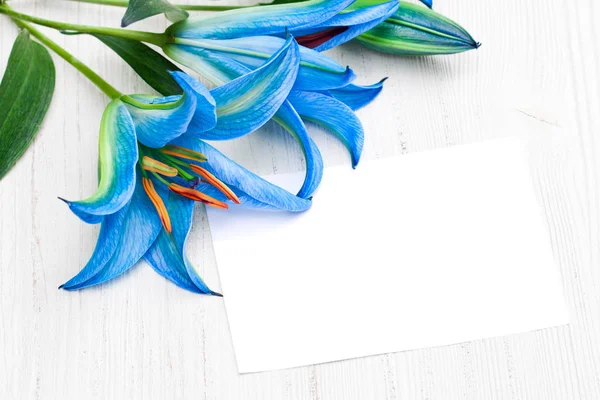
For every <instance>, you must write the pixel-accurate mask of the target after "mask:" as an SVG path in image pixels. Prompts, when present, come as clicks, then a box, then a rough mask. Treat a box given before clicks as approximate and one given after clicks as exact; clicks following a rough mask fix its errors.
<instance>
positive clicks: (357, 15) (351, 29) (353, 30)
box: [295, 0, 400, 51]
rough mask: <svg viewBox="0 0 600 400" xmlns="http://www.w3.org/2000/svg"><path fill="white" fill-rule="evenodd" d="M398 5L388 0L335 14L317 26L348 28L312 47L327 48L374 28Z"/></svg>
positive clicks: (317, 49) (398, 3) (396, 0)
mask: <svg viewBox="0 0 600 400" xmlns="http://www.w3.org/2000/svg"><path fill="white" fill-rule="evenodd" d="M399 6H400V2H399V1H398V0H392V1H388V2H387V3H383V4H377V5H374V6H370V7H365V8H359V9H356V10H353V11H350V12H347V13H343V14H338V15H336V16H335V17H333V18H332V19H330V20H328V21H325V22H324V23H322V24H320V26H319V27H320V28H321V29H323V28H324V29H330V28H335V27H343V26H345V27H348V29H346V30H345V31H343V32H341V33H339V34H337V35H334V36H333V37H332V38H331V39H330V40H328V41H326V42H325V43H323V44H321V45H319V46H316V47H314V50H316V51H325V50H329V49H332V48H334V47H336V46H339V45H341V44H343V43H346V42H348V41H350V40H352V39H354V38H355V37H357V36H358V35H360V34H362V33H364V32H366V31H368V30H369V29H371V28H374V27H375V26H377V25H379V24H380V23H382V22H383V21H385V20H386V19H388V18H389V17H391V16H392V14H394V12H395V11H396V10H397V9H398V7H399ZM295 34H296V33H295ZM296 36H299V34H296ZM299 40H300V39H299Z"/></svg>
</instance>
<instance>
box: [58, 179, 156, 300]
mask: <svg viewBox="0 0 600 400" xmlns="http://www.w3.org/2000/svg"><path fill="white" fill-rule="evenodd" d="M155 186H156V189H157V191H158V193H159V194H160V195H161V197H162V198H163V199H165V198H166V194H167V193H166V191H165V189H166V188H165V187H164V186H163V185H161V184H156V185H155ZM123 213H124V214H125V215H123V216H115V218H122V219H123V221H122V222H121V223H118V220H115V222H113V221H111V224H112V225H110V226H106V225H105V226H106V228H105V227H104V226H103V229H104V230H105V233H104V235H101V237H100V239H101V241H99V242H98V245H97V246H102V245H106V244H108V245H109V246H110V248H109V249H108V250H110V249H111V248H113V247H114V249H115V250H114V251H113V252H112V255H111V256H110V259H108V260H107V258H108V257H107V255H106V254H104V253H101V251H100V250H99V249H98V250H97V251H95V252H94V255H95V256H96V257H94V256H93V257H92V260H90V262H89V263H88V264H87V265H86V266H85V268H84V269H83V270H82V271H81V272H80V273H79V274H78V275H77V276H76V277H75V278H73V279H72V281H73V283H71V281H69V282H67V283H66V284H65V285H63V289H66V290H79V289H83V288H86V287H89V286H93V285H97V284H100V283H103V282H106V281H108V280H110V279H112V278H114V277H116V276H118V275H120V274H122V273H123V272H125V271H127V270H128V269H130V268H131V267H133V266H134V265H135V264H136V263H137V262H138V261H139V260H140V259H141V258H142V256H143V255H144V254H145V253H146V251H148V249H149V248H150V246H151V245H152V243H154V241H155V240H156V237H157V236H158V234H159V232H160V231H161V229H162V224H161V222H160V219H159V217H158V214H157V212H156V209H155V208H154V205H153V204H152V202H151V201H150V199H149V198H148V196H147V195H146V192H145V191H144V188H143V187H142V184H141V180H138V182H137V183H136V186H135V191H134V193H133V196H132V197H131V201H130V204H129V207H128V208H127V209H124V210H123ZM106 219H107V218H106ZM106 223H107V224H108V221H107V222H106ZM84 278H85V279H84Z"/></svg>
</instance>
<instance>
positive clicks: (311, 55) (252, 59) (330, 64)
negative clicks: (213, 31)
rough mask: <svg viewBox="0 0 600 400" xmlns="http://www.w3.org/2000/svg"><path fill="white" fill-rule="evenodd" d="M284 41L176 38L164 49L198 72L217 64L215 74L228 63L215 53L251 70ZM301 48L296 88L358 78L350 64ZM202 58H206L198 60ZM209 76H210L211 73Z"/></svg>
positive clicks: (331, 85) (327, 86) (320, 86)
mask: <svg viewBox="0 0 600 400" xmlns="http://www.w3.org/2000/svg"><path fill="white" fill-rule="evenodd" d="M284 43H285V39H282V38H279V37H275V36H251V37H245V38H239V39H228V40H211V39H177V40H176V43H175V44H168V45H166V46H165V47H164V50H165V53H167V55H168V56H169V57H171V58H172V59H173V60H175V61H177V62H181V63H182V64H184V65H186V66H188V67H189V68H192V69H193V70H195V71H196V72H198V73H199V74H202V73H203V72H204V71H206V70H207V69H208V68H207V65H206V63H214V64H213V66H212V68H210V71H211V72H210V74H211V75H212V76H215V75H216V73H215V72H214V69H218V68H221V67H227V65H226V64H227V63H226V62H223V61H222V60H223V59H224V57H215V56H218V55H221V56H227V57H229V58H230V59H231V60H235V61H238V62H239V63H241V64H243V65H245V66H246V67H248V68H250V69H255V68H258V67H260V66H261V65H262V64H263V63H264V62H265V61H266V60H267V59H269V58H270V57H271V55H272V54H275V53H276V52H277V51H278V50H279V49H281V47H282V46H283V45H284ZM299 48H300V69H299V70H298V77H297V79H296V82H295V84H294V89H298V90H327V89H334V88H339V87H343V86H346V85H347V84H349V83H350V82H352V81H353V80H354V79H355V78H356V75H355V74H354V72H353V71H352V70H351V69H350V68H349V67H343V66H341V65H340V64H338V63H337V62H335V61H333V60H332V59H331V58H329V57H327V56H326V55H324V54H321V53H319V52H318V51H315V50H312V49H308V48H306V47H303V46H300V47H299ZM185 53H187V54H185ZM213 55H214V56H213ZM202 58H204V60H203V61H201V60H199V59H202ZM221 63H223V64H225V65H221ZM229 63H231V61H229ZM196 64H200V65H196ZM202 64H204V65H202ZM207 78H209V79H210V77H209V76H207Z"/></svg>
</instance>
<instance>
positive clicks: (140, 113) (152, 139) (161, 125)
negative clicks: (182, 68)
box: [121, 71, 217, 148]
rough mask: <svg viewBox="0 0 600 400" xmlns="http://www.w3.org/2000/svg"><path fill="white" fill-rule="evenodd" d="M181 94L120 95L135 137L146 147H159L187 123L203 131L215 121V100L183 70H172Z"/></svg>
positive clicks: (180, 132)
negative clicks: (133, 128) (162, 95)
mask: <svg viewBox="0 0 600 400" xmlns="http://www.w3.org/2000/svg"><path fill="white" fill-rule="evenodd" d="M171 75H172V76H173V79H175V81H176V82H177V83H178V84H179V86H181V88H182V89H183V93H184V94H183V95H175V96H167V97H155V96H149V95H139V94H137V95H130V96H123V97H122V98H121V100H123V102H124V103H125V106H126V107H127V109H128V110H129V112H130V114H131V116H132V118H133V122H134V124H135V130H136V135H137V138H138V140H139V141H140V142H141V143H143V144H144V145H146V146H148V147H153V148H160V147H163V146H165V145H166V144H167V143H169V142H170V141H172V140H173V139H175V138H176V137H178V136H180V135H182V134H184V133H185V132H186V131H187V130H188V126H189V125H190V123H193V127H194V130H195V131H197V132H201V131H206V130H208V129H211V128H213V127H214V126H215V124H216V122H217V117H216V111H215V100H214V99H213V98H212V96H211V94H210V93H209V91H208V90H207V89H206V88H205V87H204V86H203V85H202V84H201V83H200V82H198V81H197V80H196V79H193V78H192V77H190V76H188V75H187V74H185V73H183V72H179V71H178V72H172V73H171Z"/></svg>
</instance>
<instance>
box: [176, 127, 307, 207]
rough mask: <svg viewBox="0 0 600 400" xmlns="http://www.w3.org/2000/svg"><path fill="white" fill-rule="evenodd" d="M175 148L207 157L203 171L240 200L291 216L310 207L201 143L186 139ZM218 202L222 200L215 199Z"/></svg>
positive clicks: (299, 198) (181, 138)
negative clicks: (248, 200)
mask: <svg viewBox="0 0 600 400" xmlns="http://www.w3.org/2000/svg"><path fill="white" fill-rule="evenodd" d="M174 144H177V145H179V146H182V147H187V148H189V149H192V150H194V151H198V152H201V153H202V154H204V155H206V157H207V158H208V162H207V163H206V165H203V167H204V168H206V169H207V170H208V171H209V172H210V173H212V174H213V175H215V176H216V177H217V178H218V179H219V180H221V181H222V182H224V183H225V184H227V186H229V188H230V189H232V190H233V191H234V192H235V194H236V195H237V196H238V197H240V196H242V197H244V196H243V195H244V194H245V195H247V196H249V197H251V198H252V199H254V200H256V201H258V202H260V203H263V204H265V205H266V206H267V207H274V208H277V209H280V210H287V211H292V212H300V211H305V210H307V209H309V208H310V206H311V201H310V200H307V199H303V198H301V197H298V196H295V195H293V194H291V193H290V192H288V191H287V190H284V189H282V188H280V187H279V186H277V185H273V184H272V183H270V182H267V181H266V180H264V179H263V178H261V177H260V176H258V175H256V174H254V173H252V172H250V171H248V170H247V169H246V168H244V167H242V166H241V165H239V164H237V163H236V162H235V161H233V160H231V159H229V158H227V157H226V156H225V155H224V154H223V153H221V152H220V151H218V150H217V149H215V148H214V147H212V146H211V145H209V144H208V143H206V142H204V141H202V140H199V139H196V138H193V137H189V136H188V135H185V136H181V137H179V138H177V139H176V140H175V142H174ZM215 198H217V199H218V198H221V197H219V196H215ZM240 200H242V198H240ZM242 203H243V201H242Z"/></svg>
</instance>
